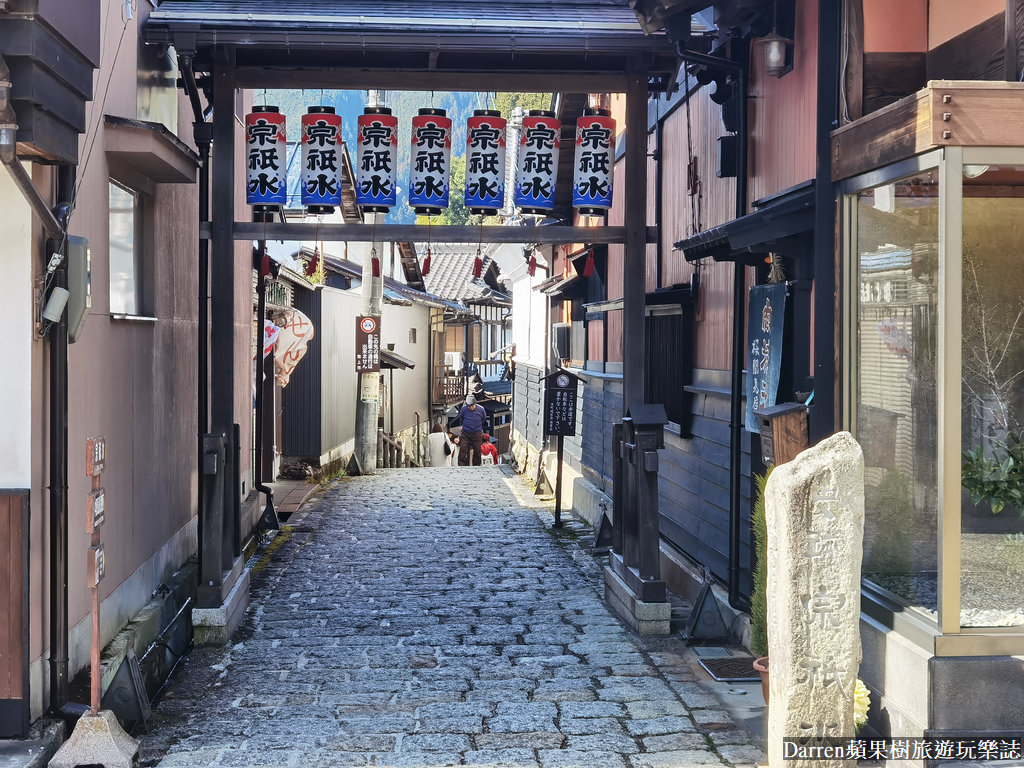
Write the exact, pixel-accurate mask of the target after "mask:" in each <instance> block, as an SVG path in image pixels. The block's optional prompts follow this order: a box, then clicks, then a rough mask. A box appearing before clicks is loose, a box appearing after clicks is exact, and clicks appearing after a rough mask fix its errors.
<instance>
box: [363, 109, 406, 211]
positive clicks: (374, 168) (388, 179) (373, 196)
mask: <svg viewBox="0 0 1024 768" xmlns="http://www.w3.org/2000/svg"><path fill="white" fill-rule="evenodd" d="M357 123H358V126H359V133H358V138H357V139H356V165H357V166H358V167H357V168H356V204H357V205H359V206H360V207H361V208H362V209H363V210H364V211H366V212H367V213H387V212H388V211H389V210H391V207H392V206H394V205H395V203H396V200H397V190H398V185H397V184H396V183H395V167H396V166H397V165H398V118H397V117H395V116H394V115H392V114H391V110H390V109H389V108H388V107H366V108H365V109H363V114H361V115H359V118H358V120H357Z"/></svg>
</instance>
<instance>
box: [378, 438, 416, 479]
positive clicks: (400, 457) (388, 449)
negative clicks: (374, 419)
mask: <svg viewBox="0 0 1024 768" xmlns="http://www.w3.org/2000/svg"><path fill="white" fill-rule="evenodd" d="M418 466H420V465H419V464H418V463H417V462H416V461H415V459H414V458H413V457H412V456H411V455H408V454H406V452H405V445H403V443H402V441H401V440H395V439H394V438H393V437H392V436H391V435H385V434H384V430H383V429H378V430H377V468H378V469H394V468H396V467H418Z"/></svg>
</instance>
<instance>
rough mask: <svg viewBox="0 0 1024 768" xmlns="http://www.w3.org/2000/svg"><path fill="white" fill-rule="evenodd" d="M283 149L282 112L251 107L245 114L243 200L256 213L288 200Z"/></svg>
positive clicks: (283, 127)
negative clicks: (244, 182)
mask: <svg viewBox="0 0 1024 768" xmlns="http://www.w3.org/2000/svg"><path fill="white" fill-rule="evenodd" d="M284 150H285V118H284V115H282V114H281V111H280V110H279V109H278V108H277V107H253V108H252V112H250V113H249V114H248V115H246V116H245V155H246V187H245V202H246V203H248V204H249V205H251V206H252V207H253V211H254V212H256V213H265V212H267V211H271V210H274V209H276V208H277V207H278V206H283V205H284V204H285V203H287V202H288V180H287V171H286V168H285V162H284Z"/></svg>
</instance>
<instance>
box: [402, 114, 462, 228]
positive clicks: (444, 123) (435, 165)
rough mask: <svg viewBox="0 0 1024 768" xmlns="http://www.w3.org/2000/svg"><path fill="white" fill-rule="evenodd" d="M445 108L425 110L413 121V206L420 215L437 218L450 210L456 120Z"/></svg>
mask: <svg viewBox="0 0 1024 768" xmlns="http://www.w3.org/2000/svg"><path fill="white" fill-rule="evenodd" d="M445 115H446V113H445V111H444V110H443V109H429V108H425V109H421V110H420V112H419V114H418V115H416V116H415V117H414V118H413V119H412V157H411V158H410V161H409V205H411V206H412V209H413V210H414V211H416V213H418V214H421V215H427V216H434V215H437V214H439V213H441V211H442V210H444V209H445V208H447V207H448V174H449V171H450V170H451V154H452V121H451V118H449V117H446V116H445Z"/></svg>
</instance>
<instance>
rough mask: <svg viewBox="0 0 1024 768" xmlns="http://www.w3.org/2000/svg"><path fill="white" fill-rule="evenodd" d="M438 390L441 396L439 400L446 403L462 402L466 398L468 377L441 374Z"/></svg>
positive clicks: (438, 394)
mask: <svg viewBox="0 0 1024 768" xmlns="http://www.w3.org/2000/svg"><path fill="white" fill-rule="evenodd" d="M436 392H437V396H438V397H439V398H440V400H439V401H438V402H441V403H443V404H445V405H451V404H453V403H458V402H461V401H462V400H465V399H466V377H465V376H445V375H440V376H438V378H437V390H436Z"/></svg>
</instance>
